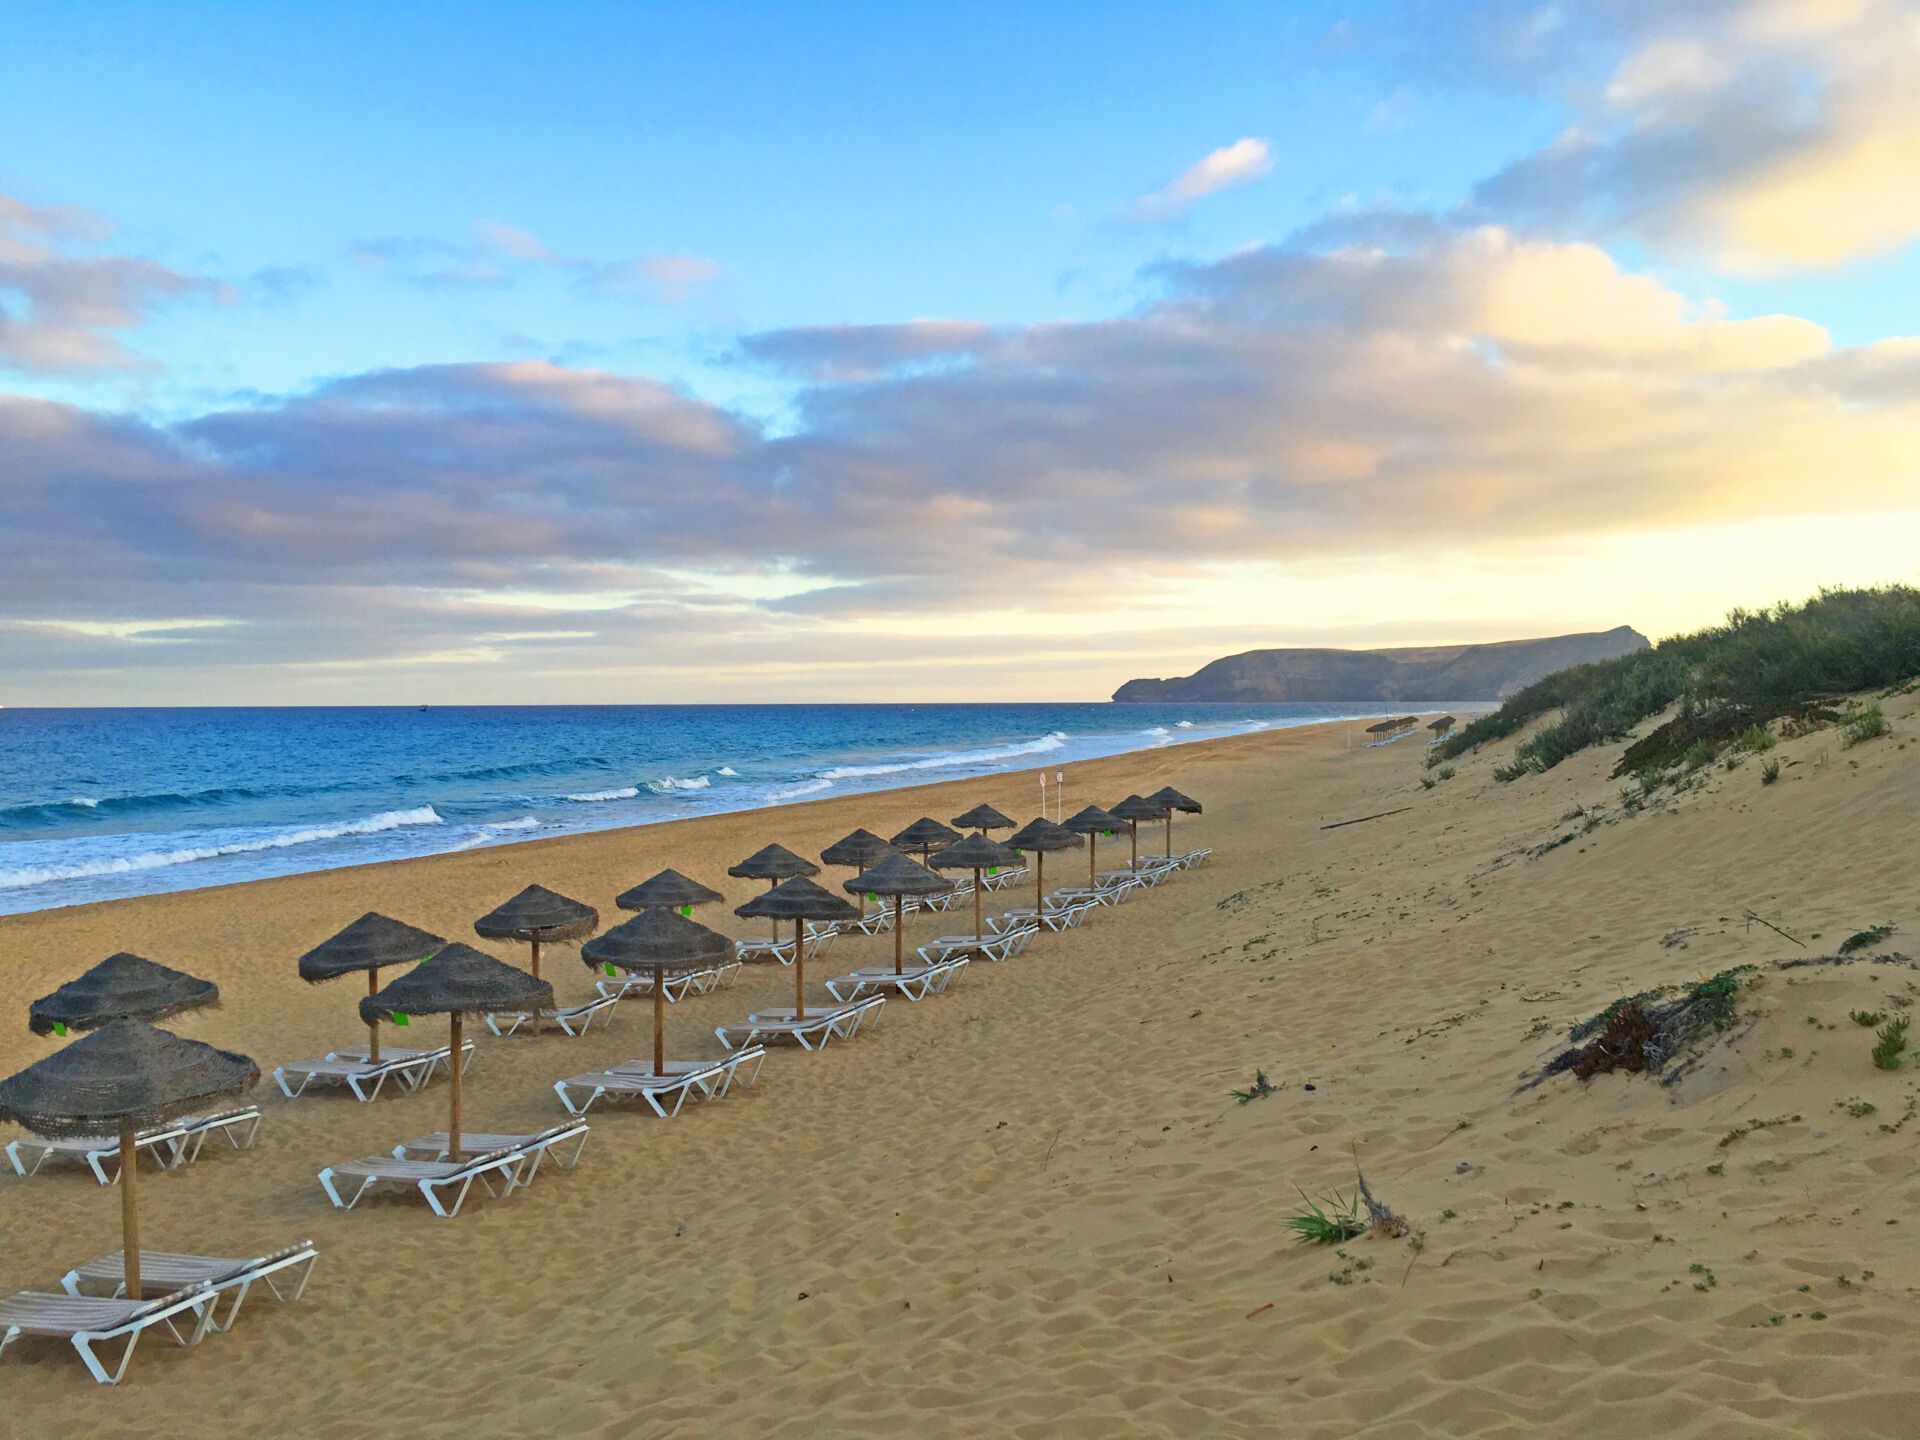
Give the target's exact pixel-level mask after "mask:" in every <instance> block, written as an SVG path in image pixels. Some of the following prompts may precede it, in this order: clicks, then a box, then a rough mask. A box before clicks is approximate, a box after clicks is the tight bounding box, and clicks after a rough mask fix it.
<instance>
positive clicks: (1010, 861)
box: [933, 831, 1020, 940]
mask: <svg viewBox="0 0 1920 1440" xmlns="http://www.w3.org/2000/svg"><path fill="white" fill-rule="evenodd" d="M1019 863H1020V857H1019V856H1018V855H1016V854H1014V852H1013V851H1012V850H1010V849H1009V848H1008V847H1007V846H1005V845H1002V844H1001V843H1000V842H999V841H998V840H990V839H988V838H987V836H986V833H985V832H984V831H983V832H981V833H980V834H978V835H969V836H967V837H966V838H965V839H964V840H956V841H955V842H954V843H953V844H951V845H949V846H947V848H946V849H944V850H942V851H940V852H938V853H937V854H936V855H935V856H934V857H933V865H934V868H935V869H936V870H971V871H973V938H974V939H975V940H984V939H986V938H987V932H986V929H985V926H984V925H983V924H982V923H981V919H980V872H981V871H982V870H986V869H988V868H990V867H994V866H1000V865H1018V864H1019Z"/></svg>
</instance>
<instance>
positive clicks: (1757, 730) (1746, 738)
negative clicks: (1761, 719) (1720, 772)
mask: <svg viewBox="0 0 1920 1440" xmlns="http://www.w3.org/2000/svg"><path fill="white" fill-rule="evenodd" d="M1779 743H1780V742H1779V740H1778V739H1776V738H1775V736H1774V733H1773V732H1772V731H1771V730H1769V729H1767V727H1766V726H1764V725H1749V726H1748V727H1747V728H1746V729H1744V730H1742V731H1741V732H1740V733H1739V734H1738V735H1736V736H1734V737H1733V748H1734V749H1735V750H1738V751H1741V752H1742V753H1746V754H1758V753H1759V752H1760V751H1762V750H1771V749H1772V748H1773V747H1774V746H1775V745H1778V744H1779Z"/></svg>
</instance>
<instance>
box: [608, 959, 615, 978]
mask: <svg viewBox="0 0 1920 1440" xmlns="http://www.w3.org/2000/svg"><path fill="white" fill-rule="evenodd" d="M613 973H614V965H613V962H612V961H611V960H609V961H608V962H607V974H609V975H612V974H613Z"/></svg>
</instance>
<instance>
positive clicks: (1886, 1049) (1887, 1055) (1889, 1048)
mask: <svg viewBox="0 0 1920 1440" xmlns="http://www.w3.org/2000/svg"><path fill="white" fill-rule="evenodd" d="M1911 1023H1912V1017H1911V1016H1908V1015H1902V1016H1901V1017H1900V1018H1899V1019H1897V1020H1889V1021H1887V1023H1886V1024H1884V1025H1882V1026H1881V1027H1880V1028H1879V1029H1878V1030H1876V1031H1874V1032H1873V1034H1874V1038H1875V1040H1877V1041H1878V1042H1879V1043H1877V1044H1876V1045H1875V1046H1874V1047H1873V1063H1874V1064H1875V1065H1876V1066H1878V1067H1879V1068H1880V1069H1882V1070H1898V1069H1899V1068H1900V1056H1901V1053H1902V1052H1903V1051H1905V1050H1906V1048H1907V1026H1908V1025H1909V1024H1911Z"/></svg>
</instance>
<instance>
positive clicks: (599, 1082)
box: [553, 1045, 767, 1120]
mask: <svg viewBox="0 0 1920 1440" xmlns="http://www.w3.org/2000/svg"><path fill="white" fill-rule="evenodd" d="M766 1055H767V1051H766V1047H765V1046H762V1045H749V1046H747V1047H745V1048H744V1049H741V1050H736V1051H735V1052H733V1053H732V1054H731V1055H725V1056H722V1057H721V1058H720V1059H718V1060H669V1061H667V1064H666V1074H664V1075H657V1074H655V1073H654V1069H653V1063H652V1062H651V1061H648V1060H633V1061H629V1062H628V1063H627V1064H625V1065H616V1066H614V1067H613V1068H612V1069H611V1070H599V1071H594V1072H591V1073H589V1074H586V1075H574V1076H572V1077H570V1078H568V1079H565V1080H556V1081H554V1082H553V1093H554V1094H556V1095H558V1096H559V1097H560V1103H561V1104H562V1105H564V1106H566V1107H567V1113H568V1114H570V1115H584V1114H586V1113H587V1111H589V1110H591V1109H592V1108H593V1107H594V1105H595V1104H596V1103H597V1102H598V1101H600V1100H602V1099H606V1098H608V1097H614V1098H618V1099H628V1098H631V1097H633V1096H638V1097H639V1098H640V1099H642V1100H644V1101H646V1102H647V1105H648V1106H649V1107H650V1108H651V1109H652V1110H653V1113H654V1114H656V1115H658V1116H659V1117H660V1118H661V1119H662V1120H671V1119H672V1118H673V1117H674V1116H676V1115H678V1114H679V1113H680V1107H681V1106H683V1105H685V1104H686V1103H687V1101H688V1100H689V1099H690V1098H693V1097H696V1096H697V1097H698V1098H699V1099H702V1100H719V1099H722V1098H724V1097H725V1095H726V1093H727V1091H729V1090H730V1089H732V1088H733V1082H734V1081H735V1080H736V1079H738V1080H739V1082H740V1083H741V1084H742V1085H752V1084H753V1082H754V1080H755V1079H756V1078H757V1077H758V1076H759V1074H760V1062H761V1061H762V1060H764V1059H765V1058H766ZM576 1090H584V1091H586V1092H587V1093H586V1095H585V1097H584V1098H579V1097H576V1096H575V1095H574V1093H573V1092H574V1091H576Z"/></svg>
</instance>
